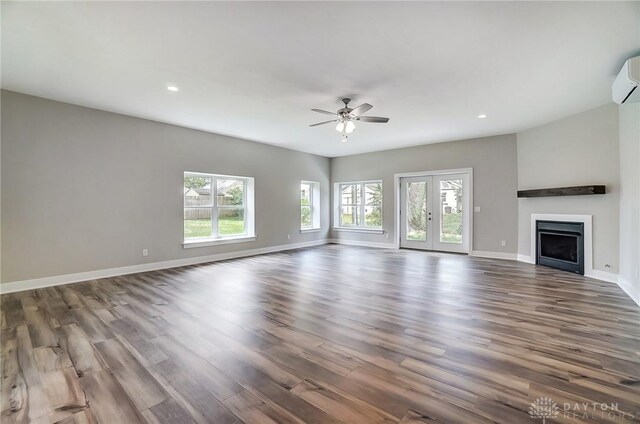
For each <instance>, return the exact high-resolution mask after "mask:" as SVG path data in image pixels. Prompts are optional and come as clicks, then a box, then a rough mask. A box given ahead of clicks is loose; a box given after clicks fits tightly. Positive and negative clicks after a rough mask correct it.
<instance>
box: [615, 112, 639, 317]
mask: <svg viewBox="0 0 640 424" xmlns="http://www.w3.org/2000/svg"><path fill="white" fill-rule="evenodd" d="M618 111H619V123H620V273H619V284H620V286H622V287H623V288H624V289H625V291H626V292H627V293H628V294H629V295H630V296H631V297H632V298H633V299H634V300H635V301H636V303H637V304H639V305H640V103H630V104H624V105H621V106H620V107H619V108H618Z"/></svg>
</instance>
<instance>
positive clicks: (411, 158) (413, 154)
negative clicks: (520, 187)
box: [331, 134, 518, 253]
mask: <svg viewBox="0 0 640 424" xmlns="http://www.w3.org/2000/svg"><path fill="white" fill-rule="evenodd" d="M455 168H473V177H474V188H473V190H474V191H473V193H474V205H475V206H480V207H481V212H477V213H474V223H473V230H474V237H473V243H474V244H473V250H479V251H489V252H501V253H516V248H517V237H518V234H517V219H518V213H517V207H518V205H517V200H516V191H517V179H518V176H517V169H516V136H515V135H514V134H511V135H501V136H495V137H485V138H478V139H471V140H463V141H455V142H449V143H439V144H429V145H425V146H418V147H408V148H403V149H395V150H386V151H383V152H375V153H366V154H361V155H353V156H343V157H339V158H334V159H333V160H332V162H331V180H332V182H334V183H335V182H343V181H358V180H370V179H382V183H383V191H384V193H385V195H384V200H383V201H384V205H383V229H384V230H385V232H387V233H388V234H389V235H390V237H389V238H387V237H386V234H363V233H351V232H344V231H333V232H332V237H333V238H335V239H343V240H355V241H366V242H374V243H393V241H394V240H395V239H396V237H397V235H396V234H395V228H394V220H395V218H394V217H395V213H396V212H397V211H394V196H393V183H394V181H393V175H394V174H398V173H404V172H416V171H435V170H442V169H455ZM502 240H506V241H507V246H506V247H502V246H501V241H502Z"/></svg>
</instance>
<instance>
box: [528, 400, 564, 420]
mask: <svg viewBox="0 0 640 424" xmlns="http://www.w3.org/2000/svg"><path fill="white" fill-rule="evenodd" d="M558 414H560V408H558V405H557V404H556V403H555V402H554V401H552V400H551V399H550V398H548V397H541V398H538V399H536V400H535V401H534V402H531V406H530V407H529V415H531V418H542V424H545V423H546V422H547V420H548V419H551V418H556V417H557V416H558Z"/></svg>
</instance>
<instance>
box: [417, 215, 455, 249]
mask: <svg viewBox="0 0 640 424" xmlns="http://www.w3.org/2000/svg"><path fill="white" fill-rule="evenodd" d="M424 239H425V232H424V231H419V230H414V231H409V232H408V233H407V240H416V241H424ZM440 241H441V242H444V243H462V214H461V213H452V214H446V215H444V216H443V217H442V234H441V236H440Z"/></svg>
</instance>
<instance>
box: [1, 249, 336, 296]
mask: <svg viewBox="0 0 640 424" xmlns="http://www.w3.org/2000/svg"><path fill="white" fill-rule="evenodd" d="M328 242H329V241H328V240H314V241H307V242H303V243H292V244H285V245H280V246H270V247H261V248H258V249H249V250H239V251H235V252H226V253H218V254H215V255H207V256H197V257H194V258H184V259H174V260H170V261H162V262H151V263H147V264H140V265H131V266H124V267H119V268H109V269H101V270H97V271H87V272H79V273H76V274H65V275H55V276H53V277H43V278H34V279H32V280H22V281H13V282H10V283H3V284H0V293H1V294H5V293H14V292H19V291H24V290H33V289H41V288H44V287H52V286H61V285H63V284H70V283H78V282H80V281H87V280H96V279H99V278H108V277H115V276H118V275H127V274H135V273H138V272H147V271H156V270H159V269H167V268H175V267H179V266H185V265H195V264H201V263H206V262H215V261H224V260H227V259H235V258H244V257H247V256H255V255H262V254H265V253H274V252H282V251H285V250H292V249H300V248H303V247H312V246H319V245H322V244H327V243H328Z"/></svg>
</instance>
